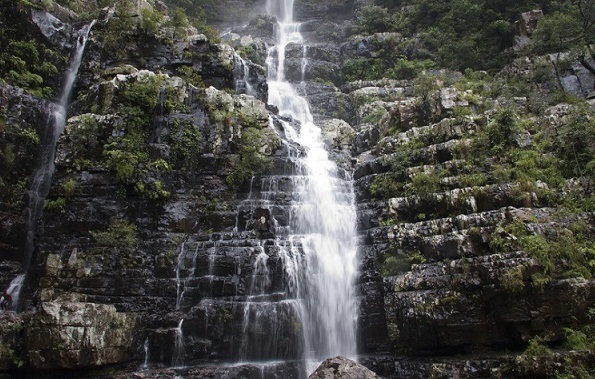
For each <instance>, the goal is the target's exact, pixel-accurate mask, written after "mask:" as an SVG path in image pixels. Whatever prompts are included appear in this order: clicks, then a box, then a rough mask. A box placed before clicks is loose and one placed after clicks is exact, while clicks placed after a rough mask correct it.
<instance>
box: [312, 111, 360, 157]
mask: <svg viewBox="0 0 595 379" xmlns="http://www.w3.org/2000/svg"><path fill="white" fill-rule="evenodd" d="M320 129H321V132H322V139H323V141H324V142H325V143H327V144H328V145H329V146H330V147H331V148H332V149H338V150H344V151H350V150H351V147H352V146H353V140H354V138H355V132H354V130H353V128H352V127H351V126H350V125H349V124H348V123H347V122H345V121H343V120H338V119H332V120H327V121H325V122H322V123H321V125H320Z"/></svg>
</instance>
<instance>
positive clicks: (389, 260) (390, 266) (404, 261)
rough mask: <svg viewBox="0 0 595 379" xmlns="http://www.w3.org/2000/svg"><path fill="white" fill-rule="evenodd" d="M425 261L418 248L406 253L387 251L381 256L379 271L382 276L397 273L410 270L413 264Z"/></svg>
mask: <svg viewBox="0 0 595 379" xmlns="http://www.w3.org/2000/svg"><path fill="white" fill-rule="evenodd" d="M425 262H426V258H425V257H424V256H423V254H422V253H421V252H420V251H419V250H413V251H411V252H409V253H408V254H406V255H403V254H395V253H387V254H385V256H384V257H383V260H382V265H381V267H380V273H381V274H382V276H384V277H387V276H392V275H398V274H401V273H403V272H407V271H410V270H411V266H412V265H414V264H421V263H425Z"/></svg>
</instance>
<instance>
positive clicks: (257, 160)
mask: <svg viewBox="0 0 595 379" xmlns="http://www.w3.org/2000/svg"><path fill="white" fill-rule="evenodd" d="M265 138H266V136H265V135H264V134H263V132H262V130H261V129H257V128H254V127H247V128H244V129H242V137H241V139H240V148H239V154H238V156H237V159H236V160H235V161H234V162H233V163H232V167H231V171H230V173H229V175H228V176H227V178H226V179H225V182H226V183H227V184H228V185H229V186H231V187H233V188H235V187H238V186H239V185H240V184H242V183H244V182H246V181H247V180H248V179H250V178H251V177H252V176H254V175H256V174H260V173H262V172H264V171H265V170H268V169H270V168H272V164H273V160H272V158H271V157H268V156H266V155H264V154H262V153H261V152H260V150H261V148H262V147H263V145H264V144H266V141H265Z"/></svg>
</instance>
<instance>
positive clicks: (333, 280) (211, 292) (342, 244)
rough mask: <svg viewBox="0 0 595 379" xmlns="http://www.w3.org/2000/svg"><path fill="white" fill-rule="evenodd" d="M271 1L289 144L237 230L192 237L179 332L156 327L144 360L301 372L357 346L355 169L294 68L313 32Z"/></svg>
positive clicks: (177, 313)
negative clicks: (289, 52)
mask: <svg viewBox="0 0 595 379" xmlns="http://www.w3.org/2000/svg"><path fill="white" fill-rule="evenodd" d="M267 12H268V13H269V14H270V15H272V16H274V17H276V19H277V27H276V29H277V30H276V43H275V45H274V46H270V47H269V50H268V57H267V60H266V63H267V69H268V78H267V85H268V103H269V104H271V105H273V106H275V107H276V108H277V109H278V110H279V116H278V117H276V116H273V117H271V120H270V127H271V128H272V129H274V130H276V131H277V132H278V134H279V136H280V137H281V139H282V143H283V147H282V148H281V149H280V152H278V153H277V155H276V157H275V161H276V162H277V164H276V165H275V168H274V169H273V170H272V172H270V173H269V174H266V175H262V176H256V177H254V178H253V179H252V181H251V182H250V187H249V191H248V188H246V190H247V191H246V192H245V193H244V194H245V198H244V199H243V200H240V201H239V203H238V204H237V211H236V221H235V227H234V228H233V231H231V232H230V231H226V232H222V233H209V234H207V235H202V236H201V235H189V236H187V238H186V239H185V240H184V242H183V243H181V245H180V247H179V250H178V252H177V257H178V258H177V265H176V294H177V297H176V306H175V310H172V311H171V313H170V314H169V316H168V317H167V319H168V320H169V321H168V325H167V330H168V333H169V337H168V338H169V341H171V342H170V345H169V347H167V346H166V345H164V344H163V339H162V336H163V335H164V334H162V333H165V332H164V331H163V329H162V330H161V331H160V333H159V334H154V335H152V336H150V338H149V340H148V342H147V345H148V346H149V349H148V350H151V357H155V360H154V362H149V363H148V365H147V363H145V365H143V367H147V366H150V365H151V364H157V365H159V364H166V365H167V364H170V363H169V362H171V366H173V367H181V366H184V365H185V364H192V363H193V362H203V363H205V364H208V363H209V362H213V361H219V362H225V363H222V366H224V367H226V368H230V367H236V368H237V367H244V368H247V367H249V368H251V369H254V368H255V367H256V368H257V371H258V372H259V373H257V374H254V375H256V376H254V377H258V375H260V377H262V378H279V379H280V378H284V379H285V378H296V379H297V378H303V377H305V376H307V375H308V374H309V373H311V372H312V371H313V370H314V369H315V368H316V366H317V365H318V364H319V363H320V362H322V361H323V360H324V359H326V358H328V357H333V356H337V355H342V356H346V357H350V358H355V357H356V337H355V325H356V314H357V312H356V304H355V293H354V292H355V291H354V288H355V283H354V281H355V276H356V274H357V264H356V237H357V236H356V211H355V200H354V198H355V196H354V191H353V186H352V181H351V174H350V173H349V172H346V171H344V170H339V169H338V167H337V166H336V164H335V163H334V162H332V161H331V160H330V159H329V155H328V152H327V151H326V150H325V146H324V143H323V140H322V136H321V131H320V128H319V127H317V126H316V125H315V123H314V118H313V116H312V114H311V112H310V108H309V104H308V102H307V100H306V99H305V98H304V97H302V96H299V95H298V93H297V92H296V90H295V89H294V88H293V86H292V85H291V83H289V82H288V81H286V80H285V77H284V70H285V65H284V61H285V59H284V55H285V48H286V46H287V44H288V43H291V42H295V43H300V44H301V43H303V42H305V41H304V39H303V37H302V35H301V34H300V31H299V30H300V23H297V22H294V21H293V16H292V13H293V2H292V1H288V0H283V1H273V0H269V1H268V2H267ZM306 51H307V50H306V48H304V52H306ZM238 63H241V66H240V67H238V70H237V74H238V75H239V76H241V78H240V80H239V81H236V84H238V83H239V84H240V85H239V86H237V87H238V88H239V89H240V92H249V91H250V86H249V83H248V79H247V77H248V74H247V73H246V70H245V67H246V66H245V65H244V62H242V61H241V60H239V59H238V57H236V64H238ZM306 65H307V60H306V59H305V58H304V60H303V65H302V67H305V66H306ZM248 94H250V93H248ZM174 345H175V346H174ZM158 357H161V358H158ZM169 358H171V359H169ZM238 369H239V368H238ZM225 375H226V376H225V377H234V374H232V373H227V374H225ZM242 375H244V374H242ZM242 377H245V376H242ZM251 377H252V376H251Z"/></svg>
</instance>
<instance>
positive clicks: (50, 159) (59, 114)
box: [13, 21, 95, 304]
mask: <svg viewBox="0 0 595 379" xmlns="http://www.w3.org/2000/svg"><path fill="white" fill-rule="evenodd" d="M94 24H95V21H92V22H90V23H89V24H87V25H85V26H84V27H83V28H82V29H81V30H79V31H78V33H77V35H76V39H77V44H76V50H75V52H74V56H73V58H72V61H71V63H70V66H69V68H68V71H67V73H66V78H65V82H64V86H63V87H62V93H61V96H60V102H59V103H58V104H53V106H52V109H50V110H49V112H52V113H53V117H50V118H49V119H50V122H49V123H48V125H47V128H48V129H49V130H48V131H47V132H46V133H45V138H44V140H43V142H42V143H43V145H42V149H43V150H42V153H41V161H40V166H39V167H38V169H37V171H36V172H35V173H34V175H33V180H32V182H31V188H30V190H29V204H28V217H27V237H26V241H25V246H24V251H23V256H22V258H21V264H22V266H23V270H24V271H25V272H27V271H28V269H29V265H30V264H31V258H32V256H33V250H34V248H35V230H36V228H37V222H38V219H39V217H40V215H41V212H42V210H43V203H44V201H45V198H46V196H47V194H48V192H49V190H50V183H51V181H52V176H53V174H54V158H55V156H56V144H57V143H58V138H59V137H60V135H61V134H62V132H63V131H64V126H65V124H66V111H67V107H68V102H69V100H70V95H71V92H72V89H73V87H74V83H75V80H76V76H77V74H78V71H79V67H80V65H81V61H82V58H83V52H84V50H85V46H86V44H87V39H88V37H89V32H90V30H91V28H92V27H93V25H94ZM51 121H53V122H51ZM18 288H19V290H18V291H20V288H21V287H20V286H19V287H18ZM18 295H19V294H18V293H15V294H13V297H14V298H15V299H17V298H18ZM14 304H17V301H16V300H15V301H14Z"/></svg>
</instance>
